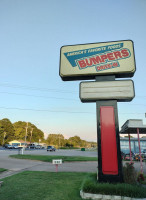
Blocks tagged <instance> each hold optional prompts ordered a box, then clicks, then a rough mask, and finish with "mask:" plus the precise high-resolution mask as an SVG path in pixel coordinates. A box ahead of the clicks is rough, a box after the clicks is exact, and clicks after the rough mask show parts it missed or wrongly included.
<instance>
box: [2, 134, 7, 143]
mask: <svg viewBox="0 0 146 200" xmlns="http://www.w3.org/2000/svg"><path fill="white" fill-rule="evenodd" d="M5 137H6V132H4V137H3V143H2V146H3V145H4V142H5Z"/></svg>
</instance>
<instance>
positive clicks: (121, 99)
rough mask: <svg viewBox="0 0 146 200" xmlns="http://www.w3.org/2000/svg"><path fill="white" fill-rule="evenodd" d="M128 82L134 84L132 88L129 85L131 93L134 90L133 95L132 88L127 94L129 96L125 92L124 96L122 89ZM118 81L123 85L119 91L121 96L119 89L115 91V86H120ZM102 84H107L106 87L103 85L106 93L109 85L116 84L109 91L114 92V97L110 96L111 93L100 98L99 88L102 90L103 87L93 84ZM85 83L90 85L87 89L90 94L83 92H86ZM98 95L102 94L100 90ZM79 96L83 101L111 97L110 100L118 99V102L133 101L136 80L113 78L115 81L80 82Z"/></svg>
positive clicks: (94, 100) (103, 99)
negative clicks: (95, 86)
mask: <svg viewBox="0 0 146 200" xmlns="http://www.w3.org/2000/svg"><path fill="white" fill-rule="evenodd" d="M126 82H127V84H129V86H130V85H131V86H132V88H129V86H128V85H127V86H128V88H129V89H131V93H132V92H133V96H131V93H130V90H129V91H127V92H128V94H129V95H127V96H126V95H124V94H123V96H122V95H121V92H123V93H124V91H122V90H124V87H125V86H124V84H126ZM118 83H120V84H121V86H119V87H121V89H120V92H119V93H120V95H119V96H118V93H117V94H116V92H117V91H114V90H115V87H116V86H118ZM102 84H103V85H104V84H105V85H106V86H105V87H103V86H102V88H103V89H102V90H104V93H107V92H108V90H109V89H108V87H109V86H112V84H115V85H116V86H113V87H112V88H110V91H109V92H110V94H112V97H111V96H110V97H109V93H108V94H106V95H105V96H104V97H102V98H100V97H98V96H97V94H98V89H99V90H101V88H100V87H99V88H97V89H96V88H94V87H93V85H97V86H98V85H102ZM122 84H123V85H122ZM83 85H86V86H88V87H87V89H86V92H85V93H87V94H88V95H87V94H86V97H85V95H84V96H82V95H83V93H84V92H83V91H82V90H83V89H84V88H82V86H83ZM107 85H108V87H107ZM122 87H123V88H122ZM132 89H133V90H132ZM84 90H85V89H84ZM93 90H95V91H94V92H93ZM102 93H103V91H101V94H102ZM91 94H92V95H91ZM98 95H99V96H100V91H99V94H98ZM116 95H117V96H116ZM79 97H80V100H81V102H82V103H88V102H96V101H105V100H109V99H110V100H117V101H118V102H129V101H132V99H133V98H134V97H135V89H134V82H133V80H130V79H127V80H113V81H112V80H110V81H85V82H80V86H79Z"/></svg>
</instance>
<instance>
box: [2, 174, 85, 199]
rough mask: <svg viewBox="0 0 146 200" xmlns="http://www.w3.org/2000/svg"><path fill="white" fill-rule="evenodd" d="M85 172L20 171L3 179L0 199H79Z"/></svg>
mask: <svg viewBox="0 0 146 200" xmlns="http://www.w3.org/2000/svg"><path fill="white" fill-rule="evenodd" d="M86 175H87V173H74V172H59V173H53V172H31V171H29V172H27V171H26V172H22V173H19V174H17V175H13V176H11V177H8V178H5V179H3V181H4V183H3V185H2V187H1V188H0V200H32V199H35V200H81V197H80V193H79V192H80V187H81V183H82V181H83V179H84V178H85V176H86Z"/></svg>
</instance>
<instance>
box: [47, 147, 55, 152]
mask: <svg viewBox="0 0 146 200" xmlns="http://www.w3.org/2000/svg"><path fill="white" fill-rule="evenodd" d="M47 151H56V149H55V147H53V146H47Z"/></svg>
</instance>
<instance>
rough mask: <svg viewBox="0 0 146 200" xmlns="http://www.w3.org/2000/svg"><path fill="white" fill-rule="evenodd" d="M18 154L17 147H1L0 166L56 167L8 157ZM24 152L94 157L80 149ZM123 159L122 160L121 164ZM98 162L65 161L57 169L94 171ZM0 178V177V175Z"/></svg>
mask: <svg viewBox="0 0 146 200" xmlns="http://www.w3.org/2000/svg"><path fill="white" fill-rule="evenodd" d="M14 154H18V149H3V148H0V168H6V169H8V170H9V172H11V173H12V174H13V173H17V172H19V171H25V170H28V171H29V170H30V171H52V172H55V171H56V168H55V166H54V165H53V164H52V163H48V162H42V161H31V160H21V159H14V158H10V157H9V155H14ZM24 154H31V155H62V156H86V157H96V156H97V152H96V151H81V150H56V151H55V152H49V151H47V150H45V149H42V150H25V151H24ZM124 163H125V161H124V162H123V164H124ZM134 166H135V168H136V170H137V171H140V162H135V164H134ZM97 167H98V163H97V162H96V161H92V162H89V161H88V162H65V163H63V164H62V165H60V166H59V169H58V170H59V171H69V172H71V171H73V172H96V171H97ZM143 170H144V173H146V162H143ZM0 178H1V177H0Z"/></svg>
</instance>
